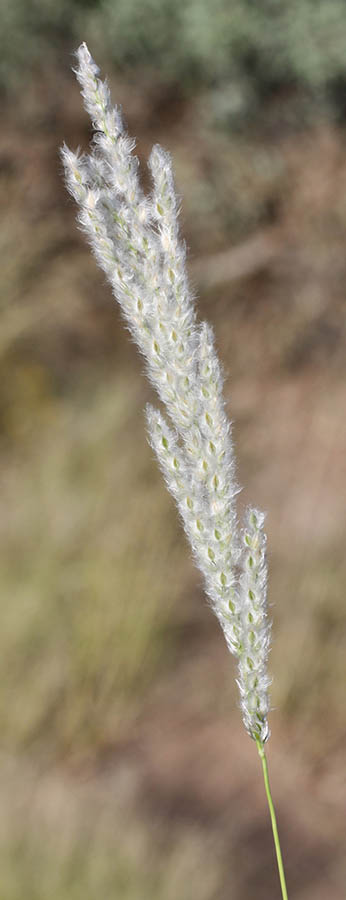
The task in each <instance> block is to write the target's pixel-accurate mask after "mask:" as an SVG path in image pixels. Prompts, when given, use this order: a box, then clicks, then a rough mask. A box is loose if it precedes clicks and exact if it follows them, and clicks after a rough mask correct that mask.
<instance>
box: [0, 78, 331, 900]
mask: <svg viewBox="0 0 346 900" xmlns="http://www.w3.org/2000/svg"><path fill="white" fill-rule="evenodd" d="M113 89H114V96H115V97H117V98H118V99H119V100H120V101H121V102H123V106H124V108H125V110H126V115H127V119H128V122H129V125H130V130H131V132H132V133H134V134H136V135H137V136H138V139H139V146H138V151H139V155H140V157H141V159H142V160H143V159H144V158H145V157H146V155H147V153H148V150H149V149H150V146H151V143H152V142H153V140H155V141H156V140H159V141H160V142H161V143H163V144H164V146H166V147H167V148H169V149H170V151H171V152H172V153H173V155H174V159H175V165H176V173H177V181H178V187H179V191H180V193H181V195H182V197H183V213H182V225H183V230H184V233H185V235H186V238H187V241H188V244H189V247H190V260H191V272H192V277H193V280H194V281H195V282H196V284H197V282H199V283H198V290H199V293H200V300H199V312H200V316H201V317H206V318H208V319H209V321H211V322H212V324H213V325H214V327H215V331H216V336H217V342H218V347H219V351H220V355H221V358H222V360H223V364H224V367H225V370H226V376H227V378H226V392H227V401H228V408H229V412H230V415H231V416H232V418H233V419H234V422H235V426H234V437H235V443H236V450H237V456H238V471H239V480H240V482H241V483H242V484H244V485H245V489H244V492H243V494H242V497H241V503H245V502H247V501H248V500H250V498H251V500H252V501H253V502H255V503H256V504H258V505H259V506H261V507H264V508H265V509H267V510H268V539H269V557H270V602H271V603H272V604H273V617H274V631H273V638H274V643H273V651H272V654H271V670H272V673H273V676H274V682H273V690H272V697H273V706H274V711H273V713H272V715H271V725H272V731H273V735H272V739H271V744H270V747H269V757H270V763H271V768H272V782H273V789H274V794H275V796H276V798H277V803H278V814H279V820H280V825H281V831H282V843H283V846H284V851H285V856H286V860H287V877H288V885H289V889H290V897H291V898H292V900H293V898H295V900H312V898H314V900H325V898H326V897H328V898H329V900H341V898H343V897H344V884H345V875H346V872H345V847H344V838H343V835H344V810H345V801H346V783H345V746H346V740H345V738H346V714H345V704H344V692H345V674H346V667H345V651H346V606H345V576H346V563H345V550H344V547H345V533H346V528H345V525H346V521H345V495H346V465H345V459H346V420H345V401H346V379H345V375H346V365H345V331H346V324H345V323H346V318H345V275H346V254H345V243H346V146H345V135H344V133H343V132H342V131H341V130H338V129H337V128H336V127H335V128H334V127H332V126H331V125H329V126H327V125H326V124H323V123H320V124H318V123H317V124H316V125H315V126H313V127H312V126H309V128H308V127H307V128H306V129H304V128H302V129H301V130H300V131H299V132H295V133H293V134H292V131H291V130H290V129H285V128H284V129H281V130H280V129H278V130H277V132H275V133H274V132H273V126H272V125H271V124H270V116H269V119H268V121H267V122H264V125H263V128H262V129H258V128H257V130H252V129H251V128H249V129H248V131H245V132H240V133H238V134H235V135H233V136H232V135H229V134H228V135H225V134H224V133H222V132H221V131H220V132H217V133H216V135H215V134H214V133H212V129H211V128H210V126H209V125H208V122H207V121H206V119H205V117H204V115H203V109H204V107H203V97H201V98H200V99H199V101H198V102H194V103H192V102H191V100H184V101H183V100H181V99H180V98H179V97H174V96H171V95H168V96H166V95H165V94H164V93H163V94H162V95H161V94H160V91H159V90H158V88H156V90H154V89H152V91H151V93H150V91H148V90H147V86H146V84H144V87H143V86H142V87H141V83H140V81H138V82H136V83H135V84H134V83H132V84H130V83H126V82H125V81H121V80H119V79H118V80H116V81H114V84H113ZM268 123H269V124H268ZM4 126H5V127H3V128H2V134H1V138H0V197H1V205H2V209H3V215H2V221H1V225H0V243H1V248H2V265H1V282H2V284H1V288H2V291H1V295H2V300H1V313H2V327H1V336H0V354H1V358H0V371H1V378H0V415H1V448H0V452H1V472H0V479H1V506H2V511H1V522H0V530H1V547H2V557H1V568H0V577H1V588H2V595H3V598H4V599H3V605H2V627H1V637H0V673H1V679H0V684H1V688H0V729H1V736H2V740H1V746H2V750H1V767H0V770H1V775H0V781H1V795H2V800H1V804H0V807H1V812H0V871H1V876H0V898H1V900H19V898H22V897H23V896H25V897H26V898H27V900H30V898H32V900H41V898H42V900H43V898H44V900H46V898H47V897H50V898H52V900H65V898H66V900H67V898H69V900H79V898H82V897H83V900H86V898H90V900H94V898H95V897H96V896H100V897H101V896H102V898H111V897H112V898H114V897H116V898H118V897H119V898H121V900H137V898H139V897H140V898H141V900H146V898H148V900H149V897H150V900H156V898H157V900H159V898H160V900H173V898H176V897H177V896H179V897H180V898H181V900H194V898H195V897H197V896H198V897H199V900H216V898H217V900H223V898H225V900H226V897H227V900H231V898H234V900H236V898H237V900H250V898H251V897H255V896H256V898H257V900H261V898H262V897H263V898H265V897H266V898H268V897H273V898H274V897H276V896H278V884H277V880H276V873H275V869H274V861H273V850H272V845H271V835H270V827H269V823H268V816H267V812H266V809H265V803H264V796H263V790H262V784H261V780H260V771H259V764H258V760H257V758H256V752H255V747H254V745H253V744H252V742H251V741H250V740H249V738H248V737H247V735H246V734H245V733H244V732H243V730H242V727H241V723H240V717H239V713H238V710H237V702H238V701H237V696H236V691H235V687H234V683H233V682H234V669H233V664H232V661H231V659H230V658H229V657H228V655H227V652H226V649H225V646H224V643H223V639H222V635H221V633H220V632H219V631H218V627H217V623H216V621H214V619H213V617H212V615H211V614H210V612H209V610H208V609H207V607H206V604H205V602H204V598H203V592H202V587H201V583H200V579H199V575H198V574H197V573H196V571H195V570H194V567H193V564H192V562H191V560H190V558H189V552H188V549H187V546H186V544H185V540H184V538H183V536H182V533H181V530H180V527H179V524H178V521H177V517H176V513H175V510H174V508H173V505H172V503H171V501H170V499H169V497H168V496H167V494H166V492H165V489H164V486H163V484H162V481H161V477H160V475H159V473H158V471H157V469H156V466H155V463H154V461H153V459H152V454H151V452H150V449H149V447H148V445H147V442H146V437H145V427H144V416H143V407H144V404H145V402H146V400H147V399H148V398H149V395H150V389H149V387H148V385H147V382H146V380H145V377H144V375H143V372H142V365H141V362H140V361H139V359H138V358H137V355H136V351H135V348H134V347H133V346H132V345H131V343H130V342H129V340H128V336H127V334H126V333H125V331H124V328H123V325H122V323H121V320H120V316H119V314H118V311H117V309H116V308H115V307H114V304H113V302H112V299H111V297H110V291H109V289H108V288H107V287H106V286H105V285H104V283H103V279H102V276H101V275H100V273H99V272H98V271H97V269H96V265H95V264H94V262H93V260H91V259H90V257H89V252H88V250H87V248H86V246H85V245H84V242H83V239H82V238H81V237H80V236H79V234H78V232H77V231H76V228H75V224H74V209H73V207H72V204H71V203H70V201H69V200H68V198H67V196H66V194H65V192H64V188H63V185H62V182H61V177H60V164H59V160H58V147H59V145H60V144H61V141H62V139H63V138H66V139H67V140H68V142H69V144H70V145H72V146H74V145H76V144H78V143H81V144H82V145H85V144H86V142H87V140H88V130H87V128H88V126H87V121H86V117H85V116H84V114H83V113H82V110H81V108H80V102H79V96H78V92H77V89H76V87H75V86H74V84H73V82H72V79H70V78H69V77H68V74H66V78H65V79H64V78H63V77H62V75H61V73H60V74H59V73H58V74H56V73H55V72H54V73H51V76H50V78H47V80H45V81H44V80H42V81H40V82H35V81H33V82H32V83H30V84H29V85H28V86H27V90H26V92H25V95H24V97H23V99H22V101H21V103H20V102H19V103H18V105H17V107H16V109H15V111H12V112H10V111H9V110H5V113H4ZM144 174H145V173H144ZM268 229H269V230H270V234H272V233H273V235H274V238H273V240H274V243H275V246H274V249H273V251H272V252H270V253H269V255H268V258H265V259H262V260H259V261H258V264H256V266H253V265H251V260H250V264H249V271H248V272H247V269H246V266H245V270H244V271H242V272H241V275H240V274H238V275H237V274H235V275H234V270H233V269H232V266H233V260H234V255H232V253H233V248H234V247H235V246H238V245H239V244H242V243H243V242H246V241H247V240H249V239H250V238H252V236H253V235H257V234H258V235H261V234H262V232H266V230H268ZM270 239H271V238H270ZM221 251H223V252H224V253H227V254H229V276H227V275H226V277H225V278H223V279H222V283H220V284H215V286H214V288H213V289H211V288H208V287H207V281H208V277H207V275H208V267H209V271H210V272H211V271H212V269H213V260H215V255H216V254H217V253H219V252H221ZM250 256H251V254H250ZM209 257H210V258H209ZM208 259H209V262H208ZM199 261H200V263H201V269H203V271H204V272H205V273H206V278H205V283H206V286H205V287H204V285H203V281H202V279H201V278H200V279H199V278H198V269H199ZM227 265H228V264H227ZM203 267H204V268H203ZM214 268H215V267H214Z"/></svg>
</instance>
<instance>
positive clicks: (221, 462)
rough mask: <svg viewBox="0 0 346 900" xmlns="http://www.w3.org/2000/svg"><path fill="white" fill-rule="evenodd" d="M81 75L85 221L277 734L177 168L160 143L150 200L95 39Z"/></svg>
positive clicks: (259, 516)
mask: <svg viewBox="0 0 346 900" xmlns="http://www.w3.org/2000/svg"><path fill="white" fill-rule="evenodd" d="M76 56H77V62H78V65H77V68H76V70H75V71H76V76H77V79H78V81H79V83H80V85H81V88H82V96H83V98H84V103H85V107H86V109H87V111H88V113H89V115H90V117H91V120H92V123H93V127H94V130H95V133H94V138H93V142H92V145H91V149H90V153H89V154H84V155H81V154H80V153H79V152H77V153H72V152H71V151H70V150H69V149H68V148H67V147H66V146H64V147H63V149H62V151H61V155H62V160H63V163H64V168H65V174H66V184H67V187H68V190H69V191H70V193H71V194H72V196H73V197H74V199H75V200H76V202H77V204H78V207H79V214H78V221H79V223H80V225H81V227H82V229H83V230H84V232H85V233H86V235H87V237H88V240H89V242H90V245H91V247H92V250H93V252H94V254H95V256H96V259H97V262H98V263H99V265H100V267H101V268H102V269H103V271H104V272H105V274H106V276H107V278H108V280H109V281H110V283H111V286H112V289H113V293H114V295H115V297H116V299H117V300H118V302H119V303H120V306H121V309H122V312H123V315H124V317H125V319H126V322H127V325H128V328H129V330H130V332H131V334H132V336H133V338H134V339H135V341H136V343H137V344H138V347H139V349H140V350H141V352H142V354H143V356H144V358H145V361H146V367H147V372H148V376H149V378H150V380H151V382H152V384H153V385H154V386H155V388H156V390H157V393H158V395H159V398H160V400H161V401H162V403H163V405H164V407H165V408H166V411H167V414H168V416H169V419H170V423H171V424H168V422H167V421H166V419H165V418H164V416H163V415H162V413H161V412H160V411H159V410H157V409H155V408H153V407H152V406H148V407H147V421H148V431H149V439H150V442H151V445H152V447H153V449H154V450H155V453H156V455H157V458H158V461H159V464H160V467H161V470H162V472H163V475H164V477H165V480H166V484H167V487H168V489H169V490H170V492H171V494H172V495H173V497H174V498H175V500H176V503H177V506H178V509H179V512H180V515H181V518H182V521H183V524H184V528H185V531H186V534H187V536H188V538H189V541H190V543H191V546H192V549H193V553H194V557H195V560H196V564H197V565H198V567H199V569H200V570H201V572H202V573H203V576H204V579H205V586H206V593H207V595H208V598H209V600H210V604H211V606H212V609H213V611H214V612H215V614H216V616H217V618H218V620H219V622H220V624H221V627H222V629H223V632H224V635H225V639H226V642H227V646H228V648H229V650H230V651H231V653H233V654H234V655H235V656H236V657H237V659H238V667H239V678H238V684H239V689H240V696H241V707H242V712H243V719H244V724H245V727H246V729H247V731H248V732H249V734H250V735H251V736H252V737H253V738H255V739H258V740H260V741H262V742H264V741H266V740H267V738H268V736H269V728H268V721H267V716H268V710H269V699H268V685H269V678H268V674H267V657H268V650H269V635H270V627H269V624H268V621H267V611H266V561H265V536H264V533H263V520H264V515H263V513H261V512H259V511H257V510H254V509H249V510H247V511H246V517H245V524H244V530H243V532H241V530H240V529H239V526H238V522H237V514H236V495H237V493H238V491H239V488H238V486H237V483H236V480H235V457H234V450H233V445H232V441H231V427H230V422H229V421H228V419H227V416H226V414H225V408H224V399H223V378H222V372H221V368H220V364H219V361H218V358H217V354H216V351H215V347H214V337H213V332H212V329H211V327H210V326H209V325H208V324H207V323H206V322H202V323H198V322H197V320H196V315H195V310H194V303H193V298H192V295H191V291H190V288H189V284H188V279H187V271H186V252H185V247H184V244H183V242H182V241H181V239H180V236H179V226H178V213H179V208H178V201H177V196H176V192H175V187H174V180H173V172H172V163H171V159H170V156H169V154H168V153H166V152H165V151H164V150H162V148H161V147H160V146H158V145H156V146H154V147H153V150H152V152H151V155H150V159H149V167H150V170H151V175H152V181H153V189H152V193H151V195H150V196H145V195H144V193H143V191H142V188H141V186H140V182H139V178H138V160H137V159H136V157H135V156H134V155H133V152H132V151H133V149H134V141H132V140H131V139H130V138H129V137H128V135H127V134H126V132H125V130H124V125H123V122H122V117H121V113H120V111H119V109H118V108H117V107H112V104H111V99H110V92H109V88H108V86H107V83H106V82H102V81H101V80H100V79H99V69H98V67H97V66H96V64H95V62H94V61H93V59H92V57H91V55H90V53H89V50H88V48H87V47H86V45H85V44H82V45H81V47H79V49H78V50H77V53H76Z"/></svg>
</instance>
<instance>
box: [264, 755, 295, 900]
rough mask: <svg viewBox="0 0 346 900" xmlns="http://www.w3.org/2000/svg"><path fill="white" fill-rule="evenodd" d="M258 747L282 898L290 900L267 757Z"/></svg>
mask: <svg viewBox="0 0 346 900" xmlns="http://www.w3.org/2000/svg"><path fill="white" fill-rule="evenodd" d="M256 745H257V750H258V755H259V756H260V759H261V762H262V769H263V777H264V786H265V791H266V795H267V800H268V806H269V812H270V820H271V823H272V830H273V837H274V845H275V852H276V860H277V864H278V870H279V878H280V885H281V893H282V898H283V900H288V895H287V887H286V879H285V871H284V864H283V860H282V854H281V847H280V838H279V832H278V826H277V821H276V815H275V809H274V803H273V798H272V795H271V792H270V784H269V775H268V765H267V757H266V755H265V752H264V746H263V744H262V741H260V740H258V739H256Z"/></svg>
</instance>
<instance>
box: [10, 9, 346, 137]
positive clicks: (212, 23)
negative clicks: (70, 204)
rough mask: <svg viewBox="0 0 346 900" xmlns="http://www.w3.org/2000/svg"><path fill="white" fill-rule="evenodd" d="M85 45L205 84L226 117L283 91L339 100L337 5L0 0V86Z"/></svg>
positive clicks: (342, 58)
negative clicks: (74, 48) (85, 42)
mask: <svg viewBox="0 0 346 900" xmlns="http://www.w3.org/2000/svg"><path fill="white" fill-rule="evenodd" d="M83 39H86V40H87V41H88V42H89V44H90V47H91V49H92V51H93V52H94V53H95V54H96V55H97V57H98V58H100V61H101V62H102V60H103V59H105V58H106V57H107V58H108V59H111V60H112V61H113V63H114V64H115V66H117V67H121V68H124V67H125V68H126V69H127V68H130V69H131V71H132V72H133V71H135V70H136V69H138V68H143V67H144V68H145V67H149V68H150V69H153V67H157V66H159V68H160V77H161V79H164V80H166V81H168V82H172V83H178V82H179V84H180V87H181V88H183V89H184V90H189V89H190V88H191V86H192V85H198V84H200V85H207V86H208V87H210V88H211V89H213V91H214V92H215V97H214V101H215V105H216V107H217V109H218V111H219V114H220V115H221V117H222V118H224V119H225V118H226V119H227V118H229V117H234V115H238V114H239V113H241V114H244V113H249V112H250V111H253V110H254V109H256V104H257V103H258V101H259V99H261V98H263V94H264V93H266V94H268V93H270V92H273V91H274V92H275V91H277V90H278V89H280V88H283V87H285V88H286V89H287V88H289V89H291V90H294V89H296V88H303V90H304V91H305V93H306V99H307V103H308V101H309V102H310V103H311V104H312V105H313V106H314V105H315V104H316V103H321V102H322V103H323V105H329V106H330V108H331V109H333V108H335V106H337V107H338V105H340V103H342V89H343V86H344V85H345V83H346V29H345V5H344V3H343V2H342V0H321V2H320V3H318V4H316V3H315V2H314V0H292V2H291V3H287V2H285V0H258V2H253V0H215V3H214V4H212V5H211V4H210V2H209V0H73V2H71V0H60V2H59V3H56V2H54V0H2V2H1V34H0V83H1V84H2V86H3V87H5V88H6V87H13V86H16V87H18V86H20V84H21V83H22V78H23V76H24V74H25V72H27V71H28V69H32V68H33V67H34V68H35V67H37V66H39V67H40V66H42V65H45V60H46V58H47V50H48V51H49V54H48V58H49V60H50V63H51V60H52V53H53V52H54V51H55V53H56V55H57V56H59V53H61V50H62V49H64V50H66V49H68V48H69V49H72V48H73V47H75V46H76V45H77V44H79V43H80V41H81V40H83ZM220 92H221V93H220Z"/></svg>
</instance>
